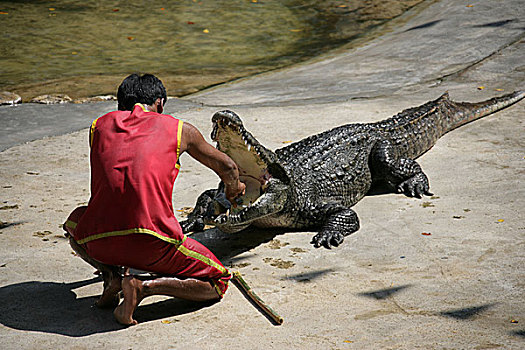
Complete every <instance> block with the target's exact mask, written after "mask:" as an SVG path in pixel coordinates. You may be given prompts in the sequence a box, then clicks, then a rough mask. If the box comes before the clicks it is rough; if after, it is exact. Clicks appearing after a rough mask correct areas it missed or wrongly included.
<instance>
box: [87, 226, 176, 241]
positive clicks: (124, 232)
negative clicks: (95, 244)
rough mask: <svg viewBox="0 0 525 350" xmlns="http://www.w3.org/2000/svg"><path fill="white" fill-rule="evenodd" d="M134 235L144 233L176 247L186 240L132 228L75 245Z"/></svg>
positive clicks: (106, 233)
mask: <svg viewBox="0 0 525 350" xmlns="http://www.w3.org/2000/svg"><path fill="white" fill-rule="evenodd" d="M134 233H145V234H148V235H152V236H155V237H157V238H158V239H161V240H163V241H165V242H168V243H171V244H176V245H181V244H182V243H183V242H184V241H185V240H186V236H184V238H183V239H182V241H180V240H178V239H174V238H170V237H165V236H163V235H161V234H158V233H157V232H155V231H152V230H148V229H147V228H132V229H129V230H121V231H111V232H104V233H99V234H96V235H92V236H88V237H86V238H84V239H80V240H78V241H77V243H78V244H85V243H87V242H91V241H94V240H96V239H101V238H107V237H115V236H127V235H131V234H134Z"/></svg>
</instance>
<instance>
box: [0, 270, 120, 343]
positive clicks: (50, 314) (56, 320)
mask: <svg viewBox="0 0 525 350" xmlns="http://www.w3.org/2000/svg"><path fill="white" fill-rule="evenodd" d="M99 281H100V279H99V278H98V277H97V278H92V279H89V280H84V281H79V282H74V283H56V282H39V281H31V282H23V283H16V284H12V285H8V286H4V287H1V288H0V310H2V312H0V323H2V324H3V325H4V326H6V327H10V328H14V329H20V330H28V331H38V332H46V333H57V334H62V335H68V336H72V337H79V336H85V335H90V334H93V333H104V332H109V331H114V330H117V329H121V328H122V327H120V326H119V325H118V324H117V323H116V322H115V321H114V319H113V314H112V312H111V311H108V310H101V309H98V308H96V307H93V304H94V303H95V300H96V297H87V298H77V296H76V294H75V293H74V292H73V290H74V289H76V288H80V287H83V286H87V285H89V284H92V283H96V282H99Z"/></svg>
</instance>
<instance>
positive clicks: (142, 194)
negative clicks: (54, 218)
mask: <svg viewBox="0 0 525 350" xmlns="http://www.w3.org/2000/svg"><path fill="white" fill-rule="evenodd" d="M182 124H183V122H182V121H180V120H178V119H176V118H174V117H172V116H170V115H165V114H159V113H155V112H148V111H146V110H145V109H144V107H143V106H142V105H141V104H136V105H135V107H134V109H133V111H131V112H130V111H115V112H110V113H108V114H105V115H104V116H102V117H100V118H98V119H97V120H95V121H94V122H93V124H92V126H91V139H90V144H91V159H90V160H91V198H90V200H89V205H88V208H87V210H86V212H85V214H84V215H83V216H82V218H81V219H80V221H79V222H78V225H77V227H76V229H75V240H76V241H77V242H78V243H79V244H83V243H86V242H89V241H92V240H94V239H99V238H104V237H109V236H121V235H128V234H133V233H146V234H151V235H154V236H156V237H158V238H160V239H163V240H165V241H168V242H172V243H179V242H182V240H183V239H184V238H185V237H184V235H183V234H182V230H181V227H180V225H179V223H178V222H177V220H176V219H175V216H174V214H173V206H172V202H171V198H172V191H173V184H174V182H175V179H176V178H177V175H178V173H179V165H178V158H179V155H180V140H181V135H182Z"/></svg>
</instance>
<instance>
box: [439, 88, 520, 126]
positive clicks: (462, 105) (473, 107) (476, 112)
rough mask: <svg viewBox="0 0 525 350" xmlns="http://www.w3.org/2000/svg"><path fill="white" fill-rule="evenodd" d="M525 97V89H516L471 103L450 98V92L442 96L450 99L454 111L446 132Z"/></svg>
mask: <svg viewBox="0 0 525 350" xmlns="http://www.w3.org/2000/svg"><path fill="white" fill-rule="evenodd" d="M524 97H525V91H523V90H521V91H515V92H513V93H511V94H507V95H504V96H500V97H494V98H491V99H490V100H486V101H482V102H477V103H469V102H453V101H450V100H448V93H446V94H444V95H443V96H441V98H444V99H445V100H448V101H447V102H448V103H447V104H449V108H451V109H452V110H453V111H454V113H452V115H451V116H450V119H449V123H448V127H447V130H446V131H445V132H448V131H451V130H454V129H456V128H458V127H460V126H462V125H465V124H467V123H470V122H471V121H474V120H476V119H479V118H482V117H485V116H487V115H489V114H491V113H494V112H496V111H499V110H500V109H503V108H505V107H508V106H510V105H512V104H514V103H516V102H518V101H519V100H521V99H523V98H524Z"/></svg>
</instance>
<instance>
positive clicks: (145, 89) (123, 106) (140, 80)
mask: <svg viewBox="0 0 525 350" xmlns="http://www.w3.org/2000/svg"><path fill="white" fill-rule="evenodd" d="M157 98H161V99H164V103H166V88H165V87H164V85H163V84H162V81H160V79H159V78H157V77H156V76H154V75H153V74H144V75H142V76H139V75H138V74H131V75H130V76H128V77H126V79H124V80H123V81H122V83H121V84H120V86H119V87H118V91H117V100H118V109H119V110H121V111H131V110H133V106H135V104H136V103H142V104H146V105H152V104H154V103H155V101H156V100H157Z"/></svg>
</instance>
